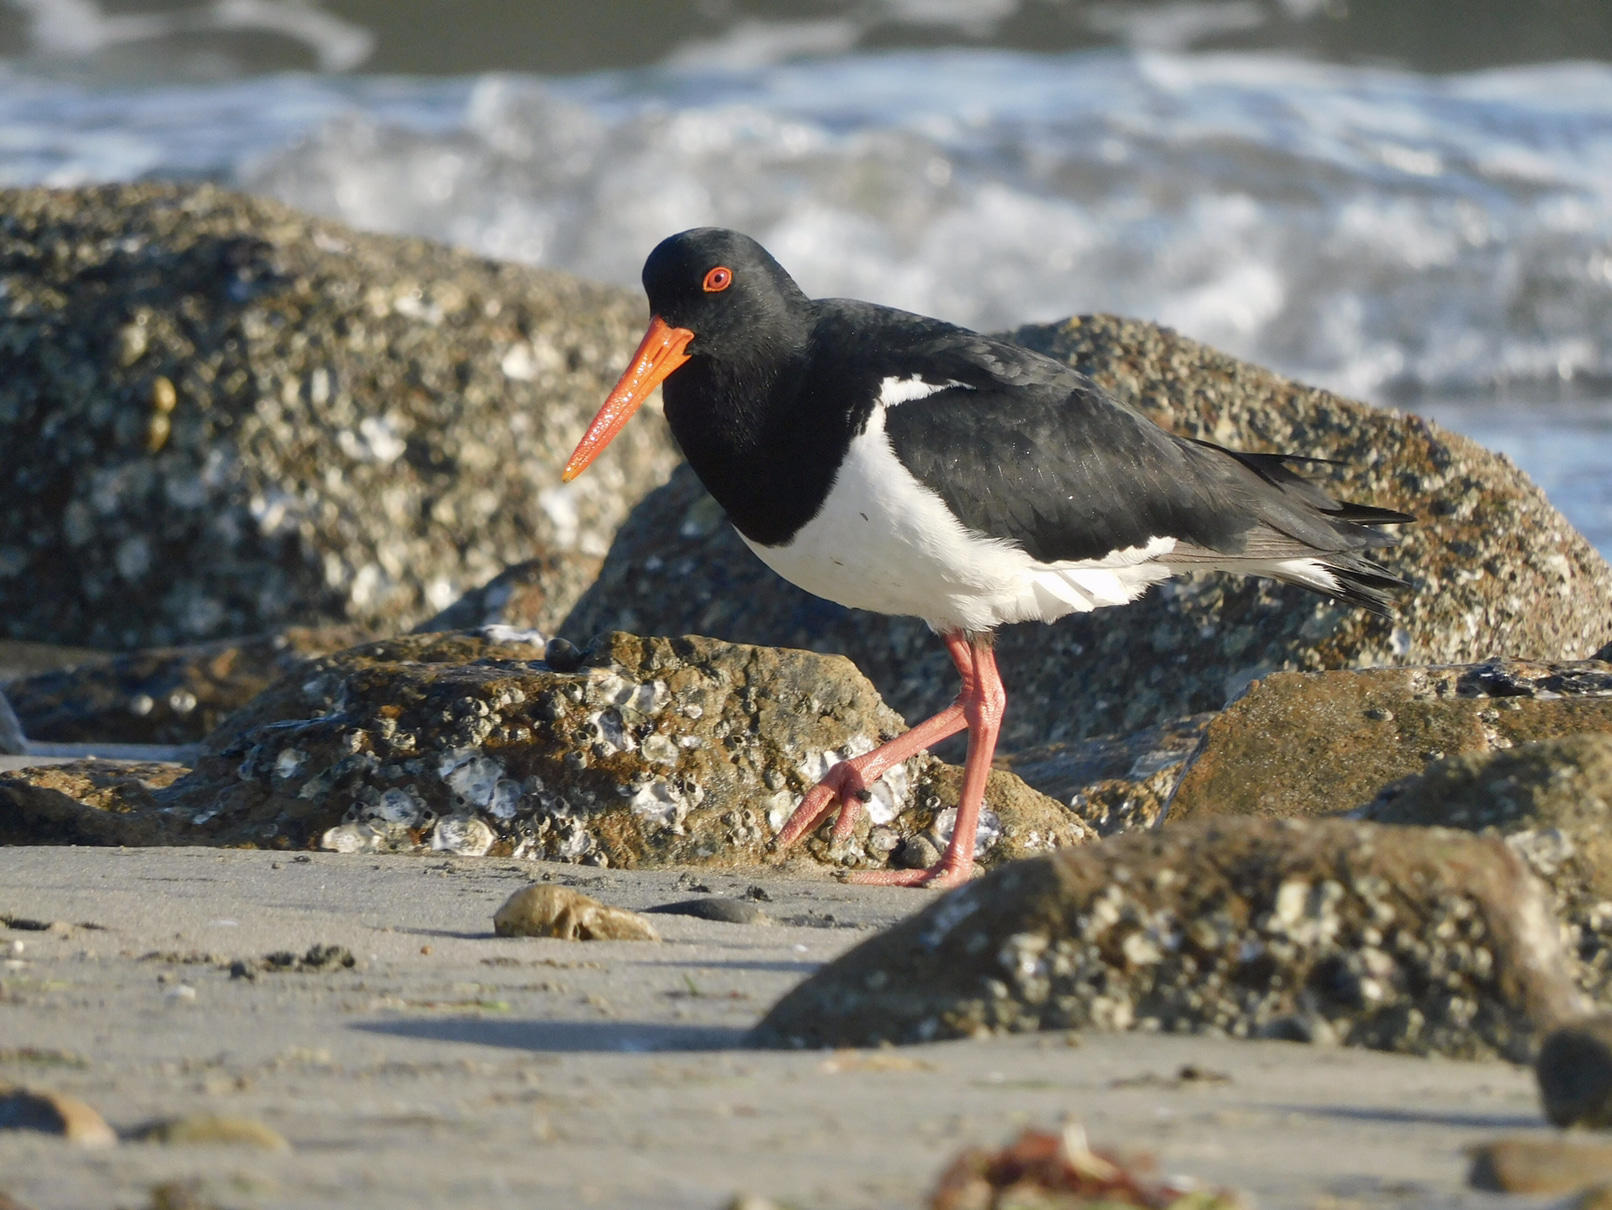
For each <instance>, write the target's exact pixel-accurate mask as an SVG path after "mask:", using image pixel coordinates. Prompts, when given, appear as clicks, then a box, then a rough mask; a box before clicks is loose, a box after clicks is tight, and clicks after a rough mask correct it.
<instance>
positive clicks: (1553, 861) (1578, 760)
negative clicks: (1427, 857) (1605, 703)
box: [1355, 726, 1612, 1007]
mask: <svg viewBox="0 0 1612 1210" xmlns="http://www.w3.org/2000/svg"><path fill="white" fill-rule="evenodd" d="M1355 814H1356V815H1357V816H1358V817H1359V818H1362V819H1369V820H1374V821H1376V822H1378V823H1392V824H1420V825H1433V826H1443V827H1451V828H1466V829H1468V830H1470V831H1473V832H1486V833H1491V834H1498V835H1499V836H1501V837H1503V838H1504V839H1505V841H1506V843H1507V844H1508V845H1510V846H1511V847H1512V848H1513V849H1515V850H1516V851H1517V853H1518V854H1519V855H1521V857H1522V858H1523V860H1525V861H1526V862H1527V863H1528V865H1529V867H1530V868H1531V869H1532V870H1533V871H1534V873H1535V874H1537V875H1538V876H1539V877H1540V879H1541V880H1542V881H1543V882H1545V884H1546V885H1548V886H1549V887H1550V888H1551V890H1552V892H1553V894H1554V895H1555V901H1556V902H1555V906H1556V915H1557V917H1558V919H1560V920H1561V921H1562V923H1563V925H1564V927H1565V929H1566V937H1565V940H1566V942H1567V948H1568V952H1569V953H1570V954H1574V955H1576V956H1577V957H1578V960H1579V962H1580V964H1581V967H1580V969H1579V971H1578V972H1577V974H1578V980H1579V985H1580V986H1581V987H1583V988H1584V990H1585V991H1587V992H1589V993H1590V994H1591V995H1592V996H1594V997H1595V998H1596V999H1597V1000H1599V1001H1600V1002H1601V1003H1602V1004H1603V1005H1606V1006H1609V1007H1612V726H1609V728H1608V731H1596V732H1589V733H1586V734H1583V735H1569V736H1565V737H1563V738H1561V739H1550V740H1541V741H1539V742H1536V743H1525V744H1520V745H1518V746H1517V747H1515V748H1508V749H1502V750H1501V751H1497V752H1472V753H1467V754H1465V755H1462V756H1451V757H1447V758H1446V759H1444V760H1440V761H1435V762H1433V763H1432V764H1431V765H1429V766H1428V767H1427V769H1426V771H1425V772H1423V773H1421V774H1419V775H1417V776H1415V777H1410V778H1406V779H1404V780H1403V781H1399V782H1396V783H1394V784H1393V785H1390V786H1387V787H1385V788H1384V790H1383V792H1382V794H1380V795H1379V796H1378V797H1377V798H1376V799H1375V800H1374V801H1372V802H1370V803H1368V804H1367V805H1366V806H1364V807H1362V808H1361V809H1360V810H1359V811H1358V812H1356V813H1355Z"/></svg>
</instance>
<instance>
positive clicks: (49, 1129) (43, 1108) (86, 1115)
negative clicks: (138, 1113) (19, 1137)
mask: <svg viewBox="0 0 1612 1210" xmlns="http://www.w3.org/2000/svg"><path fill="white" fill-rule="evenodd" d="M0 1130H37V1131H39V1132H40V1133H41V1134H58V1135H61V1136H62V1137H63V1138H65V1139H67V1140H68V1142H71V1143H77V1144H78V1145H79V1146H80V1147H110V1146H112V1145H113V1144H114V1143H116V1142H117V1141H118V1136H117V1133H116V1132H115V1131H114V1130H113V1129H112V1128H111V1127H110V1126H108V1125H107V1124H106V1121H105V1119H103V1118H102V1117H101V1115H100V1114H98V1113H96V1112H95V1110H93V1109H91V1108H90V1107H89V1106H88V1105H86V1104H85V1103H84V1102H83V1101H81V1100H79V1099H78V1098H77V1097H70V1096H67V1095H66V1094H64V1093H59V1092H34V1091H30V1090H29V1089H26V1088H0Z"/></svg>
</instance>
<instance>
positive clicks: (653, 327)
mask: <svg viewBox="0 0 1612 1210" xmlns="http://www.w3.org/2000/svg"><path fill="white" fill-rule="evenodd" d="M693 339H694V333H692V332H690V331H689V330H688V329H687V328H674V327H672V326H671V325H670V324H668V323H667V322H666V321H665V320H664V319H662V318H661V317H660V316H659V315H657V316H655V318H654V319H652V320H650V321H649V331H648V332H646V333H644V339H643V342H642V343H641V344H639V346H638V352H636V353H634V354H633V356H632V363H631V364H630V365H629V366H628V367H627V372H626V373H625V374H623V375H622V376H621V381H620V382H618V383H616V389H615V390H613V391H611V392H610V394H609V396H608V397H607V398H606V399H605V401H604V406H603V407H601V408H600V409H599V414H598V415H597V416H595V417H594V418H593V423H592V424H590V425H589V426H588V431H587V432H586V433H584V434H582V440H581V441H579V442H577V447H576V450H575V451H574V452H573V453H572V454H571V460H570V461H569V462H567V463H566V464H565V470H564V471H562V472H561V473H560V479H561V480H562V481H563V482H565V483H569V482H571V480H573V479H575V478H576V477H577V476H578V475H580V474H581V473H582V472H583V471H584V470H586V469H587V467H588V463H590V462H592V461H593V460H594V459H595V458H597V457H598V456H599V455H600V454H602V453H603V452H604V447H605V446H607V445H609V444H610V442H611V440H612V439H613V438H614V437H615V435H616V434H617V433H619V432H621V430H622V428H623V427H624V426H625V425H626V423H627V421H629V420H631V419H632V414H633V413H634V412H636V411H637V410H638V409H639V407H641V406H642V405H643V402H644V400H646V399H648V398H649V393H650V392H651V391H653V390H654V389H655V388H656V387H657V386H659V385H660V384H661V381H662V380H663V379H664V378H666V377H667V375H669V374H670V373H671V372H672V371H673V370H675V369H677V367H678V366H680V365H682V364H683V363H684V362H685V361H687V360H688V356H687V354H685V353H684V352H683V350H684V349H686V348H687V347H688V342H689V341H691V340H693Z"/></svg>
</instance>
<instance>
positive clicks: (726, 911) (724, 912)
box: [645, 898, 772, 924]
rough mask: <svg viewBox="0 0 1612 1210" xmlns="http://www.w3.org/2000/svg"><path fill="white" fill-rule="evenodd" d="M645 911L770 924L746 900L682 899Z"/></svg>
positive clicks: (764, 913) (759, 911)
mask: <svg viewBox="0 0 1612 1210" xmlns="http://www.w3.org/2000/svg"><path fill="white" fill-rule="evenodd" d="M645 910H646V911H650V912H658V913H660V914H661V915H665V916H695V917H698V918H699V919H701V920H719V921H721V922H722V923H724V924H771V923H772V917H771V916H769V915H767V913H766V912H764V911H762V910H761V909H760V908H758V907H757V906H756V905H755V904H754V903H753V902H752V901H750V900H748V899H715V898H713V899H683V900H680V901H678V902H677V903H662V904H658V905H656V906H655V907H652V908H646V909H645Z"/></svg>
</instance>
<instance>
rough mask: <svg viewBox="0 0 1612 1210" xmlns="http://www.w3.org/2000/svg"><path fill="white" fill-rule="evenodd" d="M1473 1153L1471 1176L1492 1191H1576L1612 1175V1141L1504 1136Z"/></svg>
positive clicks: (1474, 1183)
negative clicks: (1504, 1137)
mask: <svg viewBox="0 0 1612 1210" xmlns="http://www.w3.org/2000/svg"><path fill="white" fill-rule="evenodd" d="M1470 1154H1471V1156H1472V1168H1471V1171H1470V1172H1469V1173H1468V1175H1467V1182H1468V1183H1469V1184H1470V1185H1471V1186H1472V1187H1473V1188H1474V1189H1483V1190H1487V1191H1488V1192H1491V1193H1574V1192H1577V1191H1579V1190H1582V1189H1587V1188H1588V1187H1590V1186H1593V1185H1602V1184H1605V1183H1606V1182H1608V1181H1612V1143H1579V1142H1571V1141H1569V1140H1567V1139H1500V1140H1498V1141H1497V1142H1493V1143H1483V1144H1480V1145H1479V1146H1477V1147H1474V1148H1472V1150H1471V1152H1470Z"/></svg>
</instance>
